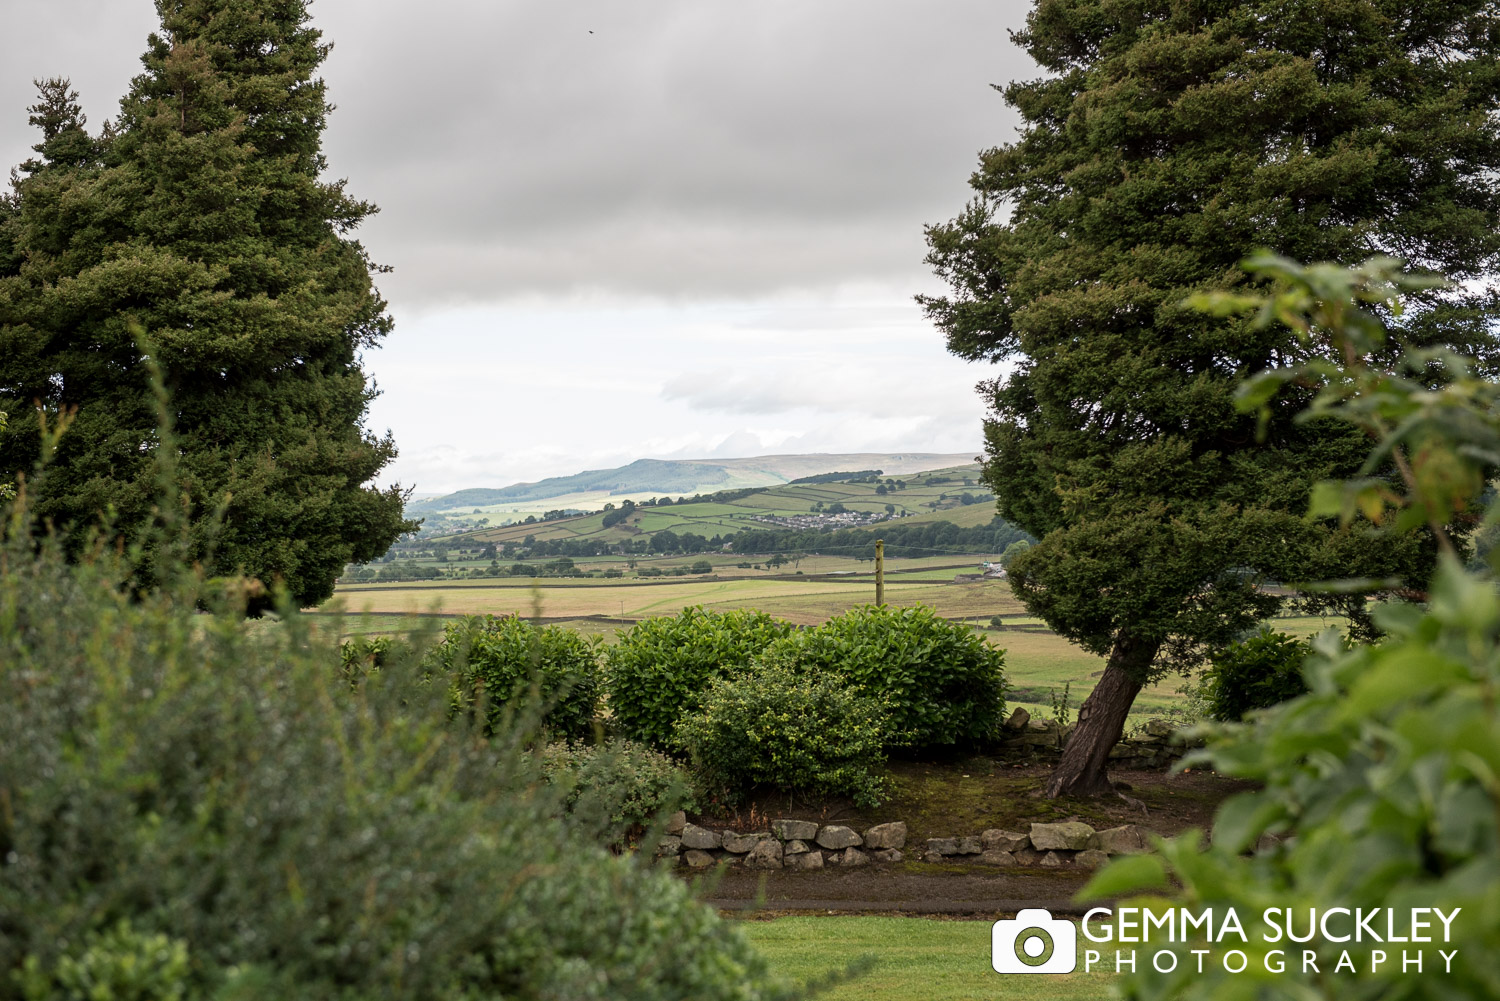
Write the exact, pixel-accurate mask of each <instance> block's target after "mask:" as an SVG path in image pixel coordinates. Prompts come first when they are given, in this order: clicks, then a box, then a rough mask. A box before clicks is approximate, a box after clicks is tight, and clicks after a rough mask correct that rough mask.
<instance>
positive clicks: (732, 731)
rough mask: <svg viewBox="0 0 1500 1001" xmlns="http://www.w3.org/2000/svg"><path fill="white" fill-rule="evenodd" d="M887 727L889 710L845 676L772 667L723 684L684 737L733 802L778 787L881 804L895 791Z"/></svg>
mask: <svg viewBox="0 0 1500 1001" xmlns="http://www.w3.org/2000/svg"><path fill="white" fill-rule="evenodd" d="M888 726H889V717H888V715H887V714H886V711H885V707H884V706H883V705H881V704H880V703H879V702H878V701H876V700H875V699H872V698H869V697H867V696H863V695H860V694H859V693H857V692H855V691H853V690H852V689H850V688H849V686H848V685H847V684H845V683H844V681H843V680H842V679H841V678H839V677H837V676H834V675H829V674H821V675H819V674H799V673H796V672H794V671H792V670H791V669H790V668H788V667H787V666H786V665H784V664H778V663H769V664H761V665H757V666H755V667H754V668H752V669H750V670H749V671H747V672H745V673H743V674H741V675H739V676H737V677H721V678H716V679H714V681H713V682H712V683H711V684H710V686H709V689H708V691H707V693H705V695H704V697H703V704H702V707H701V708H700V709H699V710H698V711H696V712H694V713H691V714H689V715H688V716H686V717H684V718H683V719H682V720H681V721H680V722H679V723H678V724H677V733H676V737H677V740H678V742H679V743H680V745H681V746H682V747H683V748H684V749H685V750H686V751H687V754H688V758H689V759H690V760H691V761H692V763H693V768H694V770H695V771H696V773H697V775H698V777H699V781H700V782H702V784H703V786H704V789H705V791H707V792H711V793H713V794H715V795H717V796H719V797H720V798H721V799H723V800H724V801H725V802H727V803H730V804H733V803H736V802H738V801H739V800H740V799H741V798H742V797H743V795H744V794H745V793H746V792H749V791H750V790H751V789H753V788H755V787H756V786H770V787H771V788H774V789H777V790H780V791H782V792H788V793H793V794H798V795H803V796H808V797H819V798H821V797H825V796H848V797H849V798H850V799H852V800H854V802H855V803H856V804H857V805H859V806H861V807H873V806H878V805H879V803H880V800H881V798H882V797H883V796H884V795H885V791H886V786H885V781H884V779H883V778H882V775H881V773H882V771H883V766H884V764H885V751H884V747H885V743H886V740H887V737H888V732H887V728H888Z"/></svg>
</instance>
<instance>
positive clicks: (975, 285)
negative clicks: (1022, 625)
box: [922, 0, 1500, 792]
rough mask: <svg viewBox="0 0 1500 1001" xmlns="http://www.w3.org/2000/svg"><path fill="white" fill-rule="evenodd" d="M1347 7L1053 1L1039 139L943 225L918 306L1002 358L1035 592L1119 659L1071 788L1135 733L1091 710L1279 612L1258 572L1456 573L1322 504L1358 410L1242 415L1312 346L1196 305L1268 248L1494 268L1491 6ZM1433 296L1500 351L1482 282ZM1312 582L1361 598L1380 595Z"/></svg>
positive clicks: (1498, 91) (1004, 405)
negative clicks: (1330, 415)
mask: <svg viewBox="0 0 1500 1001" xmlns="http://www.w3.org/2000/svg"><path fill="white" fill-rule="evenodd" d="M1335 6H1336V8H1337V9H1335V8H1334V7H1331V6H1329V5H1327V4H1317V3H1313V4H1288V3H1283V2H1280V0H1225V2H1221V3H1214V4H1185V3H1159V4H1139V3H1105V2H1101V0H1038V2H1037V4H1036V5H1035V7H1034V8H1033V10H1032V11H1031V13H1030V14H1029V15H1028V17H1027V22H1026V27H1025V29H1024V30H1023V31H1020V32H1018V33H1017V34H1016V36H1015V38H1016V41H1017V42H1018V43H1019V44H1020V45H1021V46H1022V47H1023V48H1025V50H1026V51H1027V52H1028V53H1029V54H1030V55H1031V56H1032V58H1033V59H1035V60H1036V61H1037V62H1038V63H1039V64H1040V66H1041V67H1042V68H1043V73H1042V74H1041V75H1038V76H1035V77H1032V78H1029V79H1026V80H1021V81H1017V82H1014V83H1011V84H1010V85H1009V86H1007V87H1006V88H1005V90H1004V93H1005V99H1006V101H1007V103H1008V104H1009V105H1010V106H1011V107H1012V108H1014V109H1015V111H1016V112H1017V113H1018V114H1019V116H1020V119H1021V130H1020V136H1019V138H1017V139H1016V140H1015V141H1014V142H1012V143H1010V144H1008V145H1004V146H999V147H997V148H994V149H991V150H988V151H985V152H984V153H983V154H982V155H981V159H980V164H979V169H978V170H977V171H976V172H975V173H974V174H973V176H972V179H971V186H972V188H973V193H974V199H973V201H971V202H970V203H969V205H968V206H967V207H966V208H965V209H964V210H963V211H962V212H961V213H960V214H959V215H958V216H957V217H956V218H954V219H953V220H952V221H951V222H948V223H946V224H943V225H938V226H933V227H930V228H929V229H928V231H927V236H928V246H929V248H930V253H929V256H928V261H929V263H930V264H931V265H932V267H933V268H934V270H935V272H936V273H937V275H938V276H939V277H940V278H942V279H943V280H944V281H945V282H946V283H947V285H948V286H949V289H950V292H949V293H948V294H947V295H946V296H943V297H924V298H923V300H922V301H923V304H924V306H925V308H926V310H927V314H928V316H929V317H930V318H931V319H932V320H933V321H934V322H935V323H936V324H937V325H938V326H939V327H940V328H941V329H942V331H943V332H944V334H945V336H946V338H947V344H948V348H949V350H950V351H951V352H953V353H955V354H957V355H959V356H961V357H963V358H967V359H971V360H984V361H991V362H1001V361H1003V362H1005V363H1006V364H1007V366H1008V367H1007V369H1006V371H1005V374H1004V375H1003V376H1000V377H998V378H996V379H995V380H994V381H993V382H991V383H990V384H989V385H988V390H989V393H988V395H989V396H990V400H991V406H990V417H989V420H988V421H987V422H986V425H985V442H986V455H987V460H986V464H985V471H984V481H985V482H986V483H987V484H988V485H989V486H991V487H992V488H993V489H994V492H995V495H996V497H997V498H998V501H999V510H1000V513H1001V514H1002V515H1003V516H1004V517H1005V518H1006V519H1007V520H1009V521H1010V522H1012V523H1014V524H1015V525H1016V526H1018V527H1019V528H1021V529H1024V530H1025V531H1026V532H1028V533H1030V534H1031V535H1033V536H1035V537H1037V538H1038V539H1039V540H1040V541H1039V542H1038V544H1037V545H1036V546H1035V548H1033V549H1032V550H1031V551H1030V552H1028V553H1026V554H1025V555H1024V556H1021V557H1020V558H1018V559H1016V560H1014V561H1013V563H1012V564H1011V566H1010V580H1011V583H1012V587H1013V588H1014V590H1015V593H1016V594H1017V596H1018V597H1019V598H1020V599H1021V600H1022V601H1023V602H1024V603H1025V604H1026V606H1027V608H1028V610H1029V611H1031V612H1032V613H1033V614H1035V615H1037V616H1039V617H1041V618H1042V619H1044V620H1045V621H1046V622H1047V624H1048V625H1049V626H1051V627H1052V628H1053V629H1054V630H1055V631H1057V632H1058V633H1060V634H1061V635H1064V636H1066V637H1068V638H1069V639H1071V640H1073V641H1075V642H1077V643H1079V644H1080V645H1082V646H1083V647H1085V648H1086V649H1088V650H1090V651H1091V652H1094V653H1098V654H1101V655H1109V656H1110V660H1109V663H1108V665H1107V666H1106V673H1107V674H1108V675H1109V676H1110V677H1109V682H1110V683H1109V684H1101V685H1099V686H1098V687H1097V688H1096V689H1095V692H1096V693H1108V694H1107V695H1104V694H1101V695H1100V697H1099V698H1097V699H1095V706H1093V707H1091V708H1094V709H1097V710H1098V711H1097V712H1091V713H1088V714H1085V716H1084V718H1083V719H1082V720H1081V721H1080V724H1079V726H1080V734H1081V735H1083V734H1084V732H1085V731H1087V734H1086V736H1087V739H1084V740H1076V739H1075V740H1074V741H1072V742H1070V747H1076V748H1077V749H1078V753H1079V754H1088V755H1090V762H1089V763H1088V766H1087V769H1086V770H1087V771H1088V772H1089V773H1090V774H1089V775H1088V776H1087V778H1086V779H1085V778H1084V777H1082V776H1081V774H1080V775H1069V776H1068V777H1067V779H1066V781H1065V783H1064V784H1066V785H1069V786H1070V787H1074V786H1076V787H1077V788H1080V789H1082V788H1086V787H1094V788H1098V783H1099V779H1100V778H1101V777H1102V774H1103V763H1104V759H1103V757H1102V756H1101V754H1102V752H1100V751H1099V749H1100V748H1103V747H1107V746H1108V745H1109V744H1111V743H1112V742H1113V740H1114V738H1115V737H1116V736H1117V735H1118V734H1117V733H1105V732H1102V730H1099V731H1098V732H1096V728H1103V727H1106V726H1110V727H1113V726H1117V725H1118V723H1119V722H1120V721H1122V720H1123V719H1124V716H1125V711H1126V710H1128V707H1129V704H1130V701H1131V700H1133V698H1134V697H1135V694H1136V693H1137V692H1138V691H1139V689H1140V686H1141V685H1142V684H1143V683H1144V682H1146V681H1149V680H1151V679H1153V678H1155V677H1158V676H1160V675H1161V674H1162V673H1163V672H1165V671H1166V670H1168V669H1170V668H1173V667H1177V668H1188V667H1191V666H1194V665H1196V664H1199V663H1201V662H1202V659H1203V658H1204V656H1205V655H1206V653H1207V652H1208V651H1210V650H1212V649H1216V648H1218V647H1220V646H1222V645H1223V644H1225V643H1227V642H1229V641H1230V640H1232V639H1233V637H1235V636H1236V635H1239V634H1240V633H1242V632H1243V631H1245V630H1246V629H1248V628H1252V627H1253V626H1254V625H1255V624H1256V623H1257V622H1258V621H1260V620H1262V619H1263V618H1265V617H1266V616H1268V615H1269V614H1271V613H1273V612H1274V611H1276V609H1277V607H1278V606H1279V605H1280V604H1281V599H1280V598H1278V597H1276V596H1275V595H1273V594H1272V593H1271V592H1269V591H1267V590H1266V589H1263V588H1259V587H1256V586H1255V583H1256V581H1257V580H1276V581H1280V582H1284V583H1289V582H1299V581H1316V580H1319V579H1324V578H1327V577H1331V576H1360V577H1364V578H1367V579H1369V580H1370V581H1371V582H1372V583H1371V587H1378V586H1379V585H1380V584H1382V583H1384V582H1387V581H1390V580H1392V579H1404V580H1406V581H1417V580H1423V579H1425V578H1426V577H1427V575H1428V574H1429V573H1430V570H1431V567H1432V565H1433V563H1432V561H1433V552H1432V547H1431V545H1430V544H1428V543H1427V542H1426V540H1424V539H1422V538H1421V537H1419V536H1382V537H1380V538H1378V539H1374V540H1370V539H1366V538H1365V537H1364V535H1363V533H1362V531H1361V530H1360V528H1359V527H1358V526H1355V525H1339V524H1337V523H1334V522H1331V521H1325V520H1321V519H1309V518H1306V517H1305V515H1306V513H1307V496H1308V490H1309V488H1310V487H1311V486H1312V484H1314V483H1316V482H1318V481H1320V480H1329V479H1340V480H1342V479H1347V478H1349V477H1351V476H1353V475H1355V473H1356V471H1357V470H1359V469H1360V467H1361V464H1362V462H1363V461H1364V459H1365V457H1366V454H1367V451H1368V450H1367V448H1366V439H1365V437H1364V435H1363V433H1362V432H1361V431H1360V430H1358V429H1357V428H1353V427H1350V426H1348V425H1345V424H1341V423H1339V422H1336V421H1332V420H1317V419H1314V420H1308V421H1298V420H1296V419H1295V418H1296V415H1297V414H1298V413H1299V412H1300V411H1302V410H1303V409H1304V407H1305V406H1306V405H1307V403H1308V402H1309V400H1310V397H1311V395H1312V394H1311V393H1310V392H1309V391H1307V390H1305V389H1301V388H1298V387H1290V388H1291V390H1292V391H1291V392H1289V393H1287V394H1284V395H1283V396H1282V397H1280V398H1279V399H1278V400H1277V401H1276V403H1275V404H1274V405H1273V406H1272V407H1271V408H1270V413H1269V415H1268V417H1267V419H1266V420H1265V421H1264V422H1262V424H1261V426H1260V430H1261V434H1260V435H1257V434H1256V429H1257V428H1256V420H1255V418H1254V416H1253V415H1250V414H1245V413H1242V412H1239V411H1237V409H1236V407H1235V405H1234V394H1235V390H1236V387H1237V386H1238V384H1239V383H1240V382H1241V381H1242V380H1243V379H1244V378H1245V376H1246V375H1248V374H1250V373H1253V372H1255V371H1258V370H1260V369H1263V368H1265V367H1267V366H1268V365H1271V364H1275V365H1284V364H1295V363H1296V362H1298V361H1301V360H1303V359H1305V358H1307V357H1308V355H1309V352H1310V348H1309V346H1308V345H1306V344H1304V343H1303V342H1301V341H1299V339H1298V338H1297V337H1296V336H1294V335H1293V333H1292V332H1291V331H1289V330H1287V329H1285V328H1271V327H1264V326H1259V327H1258V326H1256V325H1255V324H1253V323H1250V322H1248V321H1246V320H1245V319H1243V318H1239V317H1233V316H1210V315H1206V314H1204V313H1202V312H1200V311H1198V310H1196V309H1193V308H1191V307H1190V306H1188V305H1186V304H1185V303H1184V300H1185V299H1186V298H1187V297H1188V296H1190V295H1192V294H1193V293H1195V292H1200V291H1203V290H1206V289H1217V288H1221V287H1223V286H1224V285H1225V284H1226V283H1228V284H1231V285H1234V284H1241V283H1245V282H1246V278H1245V276H1244V273H1243V272H1242V271H1240V270H1239V269H1238V267H1237V265H1238V263H1239V261H1240V260H1241V259H1242V258H1243V257H1244V255H1245V254H1246V253H1247V252H1249V251H1250V250H1252V249H1253V248H1255V247H1257V246H1267V247H1271V248H1273V249H1274V250H1276V251H1277V252H1279V253H1282V254H1287V255H1291V256H1294V257H1298V258H1301V259H1303V260H1333V261H1338V262H1342V263H1345V264H1352V263H1355V262H1356V261H1358V260H1360V259H1362V258H1363V257H1365V256H1367V255H1368V254H1369V252H1370V249H1371V248H1372V247H1393V248H1399V249H1400V252H1401V253H1403V254H1405V255H1407V256H1408V257H1410V258H1411V259H1413V260H1415V261H1419V262H1421V263H1422V264H1423V265H1424V266H1427V267H1435V268H1440V269H1444V270H1447V271H1449V272H1450V273H1452V274H1453V275H1454V276H1455V277H1456V278H1460V279H1464V280H1468V279H1478V278H1481V277H1484V276H1491V275H1494V274H1495V273H1496V271H1497V267H1500V187H1497V186H1496V185H1495V184H1494V183H1493V180H1492V178H1493V176H1494V174H1495V172H1496V170H1497V169H1500V129H1497V126H1496V121H1497V116H1496V112H1497V111H1500V49H1497V47H1496V46H1495V44H1494V38H1495V32H1496V16H1495V12H1494V9H1493V6H1492V5H1491V4H1489V3H1485V2H1480V0H1462V2H1456V3H1442V4H1423V5H1418V6H1416V7H1405V6H1399V5H1392V4H1390V3H1386V2H1384V0H1349V2H1347V3H1342V4H1339V5H1335ZM1439 39H1441V42H1439V41H1437V40H1439ZM1434 46H1436V47H1437V48H1438V49H1441V51H1442V55H1441V56H1437V55H1434ZM1481 284H1482V283H1479V282H1476V283H1475V285H1474V286H1473V287H1478V286H1479V285H1481ZM1417 305H1418V306H1419V307H1420V308H1419V309H1417V310H1415V311H1414V312H1413V314H1411V315H1410V316H1408V317H1407V318H1406V328H1407V330H1406V333H1407V336H1408V338H1409V339H1410V340H1412V341H1413V342H1414V343H1420V344H1434V343H1453V342H1454V341H1455V340H1462V341H1464V342H1465V343H1466V344H1467V345H1469V346H1470V347H1471V348H1472V350H1473V351H1474V353H1475V354H1476V356H1478V357H1480V358H1481V359H1483V360H1484V361H1486V362H1487V363H1491V364H1493V362H1494V361H1495V356H1496V350H1495V339H1494V338H1493V337H1492V336H1491V334H1490V332H1489V330H1488V329H1486V324H1485V323H1483V322H1471V321H1474V320H1475V319H1476V318H1482V317H1486V316H1492V315H1493V313H1494V308H1495V302H1494V301H1493V300H1490V299H1488V298H1487V293H1484V292H1476V293H1475V294H1472V295H1470V294H1466V293H1463V292H1461V291H1456V290H1455V291H1452V292H1449V293H1441V294H1440V293H1438V292H1435V291H1433V292H1429V293H1427V294H1425V295H1424V296H1423V297H1422V298H1421V300H1420V301H1419V302H1418V303H1417ZM1371 475H1372V476H1373V477H1375V478H1378V479H1380V480H1382V481H1385V482H1387V483H1388V482H1389V481H1390V478H1391V476H1392V475H1393V473H1392V470H1391V469H1390V467H1389V465H1387V464H1377V467H1376V468H1375V470H1374V471H1373V472H1372V474H1371ZM1366 590H1367V591H1368V590H1369V588H1367V589H1366ZM1301 598H1302V600H1303V601H1304V602H1307V603H1310V604H1313V605H1315V606H1318V607H1321V608H1326V609H1331V610H1334V611H1337V612H1339V613H1341V614H1346V615H1351V616H1354V617H1356V618H1357V619H1358V618H1360V617H1361V616H1362V614H1363V608H1364V605H1363V596H1362V595H1354V594H1350V593H1347V592H1342V593H1341V592H1329V591H1320V592H1314V593H1310V594H1304V595H1302V596H1301ZM1105 698H1108V699H1109V700H1110V702H1111V705H1110V706H1108V707H1106V706H1104V705H1100V704H1099V703H1100V701H1101V700H1102V699H1105ZM1122 703H1123V704H1122ZM1064 765H1065V766H1067V769H1074V770H1076V769H1078V768H1082V767H1083V763H1082V762H1081V761H1077V760H1074V758H1073V756H1068V757H1065V761H1064ZM1064 770H1066V769H1064ZM1062 771H1063V770H1060V773H1059V775H1060V776H1061V775H1062ZM1053 791H1054V792H1057V791H1059V789H1054V790H1053Z"/></svg>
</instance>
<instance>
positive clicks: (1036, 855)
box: [1011, 848, 1042, 865]
mask: <svg viewBox="0 0 1500 1001" xmlns="http://www.w3.org/2000/svg"><path fill="white" fill-rule="evenodd" d="M1011 854H1012V855H1014V856H1015V857H1016V864H1017V865H1036V864H1037V863H1038V862H1040V861H1041V860H1042V853H1041V852H1039V851H1037V850H1036V849H1035V848H1018V849H1017V850H1015V851H1013V852H1011Z"/></svg>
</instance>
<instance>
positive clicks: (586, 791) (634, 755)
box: [541, 740, 698, 841]
mask: <svg viewBox="0 0 1500 1001" xmlns="http://www.w3.org/2000/svg"><path fill="white" fill-rule="evenodd" d="M541 756H542V774H543V775H544V776H546V778H547V781H549V782H551V783H552V784H553V785H555V786H557V787H558V790H559V792H560V793H561V794H562V796H563V806H564V808H565V809H566V810H567V811H568V816H569V817H570V818H571V819H572V820H573V822H574V823H575V824H577V825H578V826H579V827H580V828H582V829H583V830H584V831H585V832H587V833H588V834H590V835H591V836H595V837H603V838H604V839H605V840H606V841H616V840H618V839H619V838H620V837H621V836H622V835H624V834H625V833H627V832H629V831H630V830H632V829H636V828H644V827H649V826H650V825H651V824H652V822H654V821H655V820H657V819H658V818H659V817H661V816H663V815H665V814H667V813H670V812H672V811H673V810H691V811H696V810H697V809H698V803H697V800H696V799H695V798H694V796H693V789H692V782H691V781H690V780H689V779H688V777H687V775H685V774H684V773H683V771H682V769H681V768H679V767H678V765H677V762H675V761H673V760H672V759H671V758H669V757H667V756H666V755H665V754H663V753H661V752H660V751H653V750H652V749H651V748H649V747H646V746H645V745H643V744H637V743H634V742H633V741H629V740H612V741H609V742H607V743H604V744H583V743H574V742H570V741H556V742H554V743H551V744H548V745H547V746H546V747H544V748H543V749H542V751H541Z"/></svg>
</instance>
